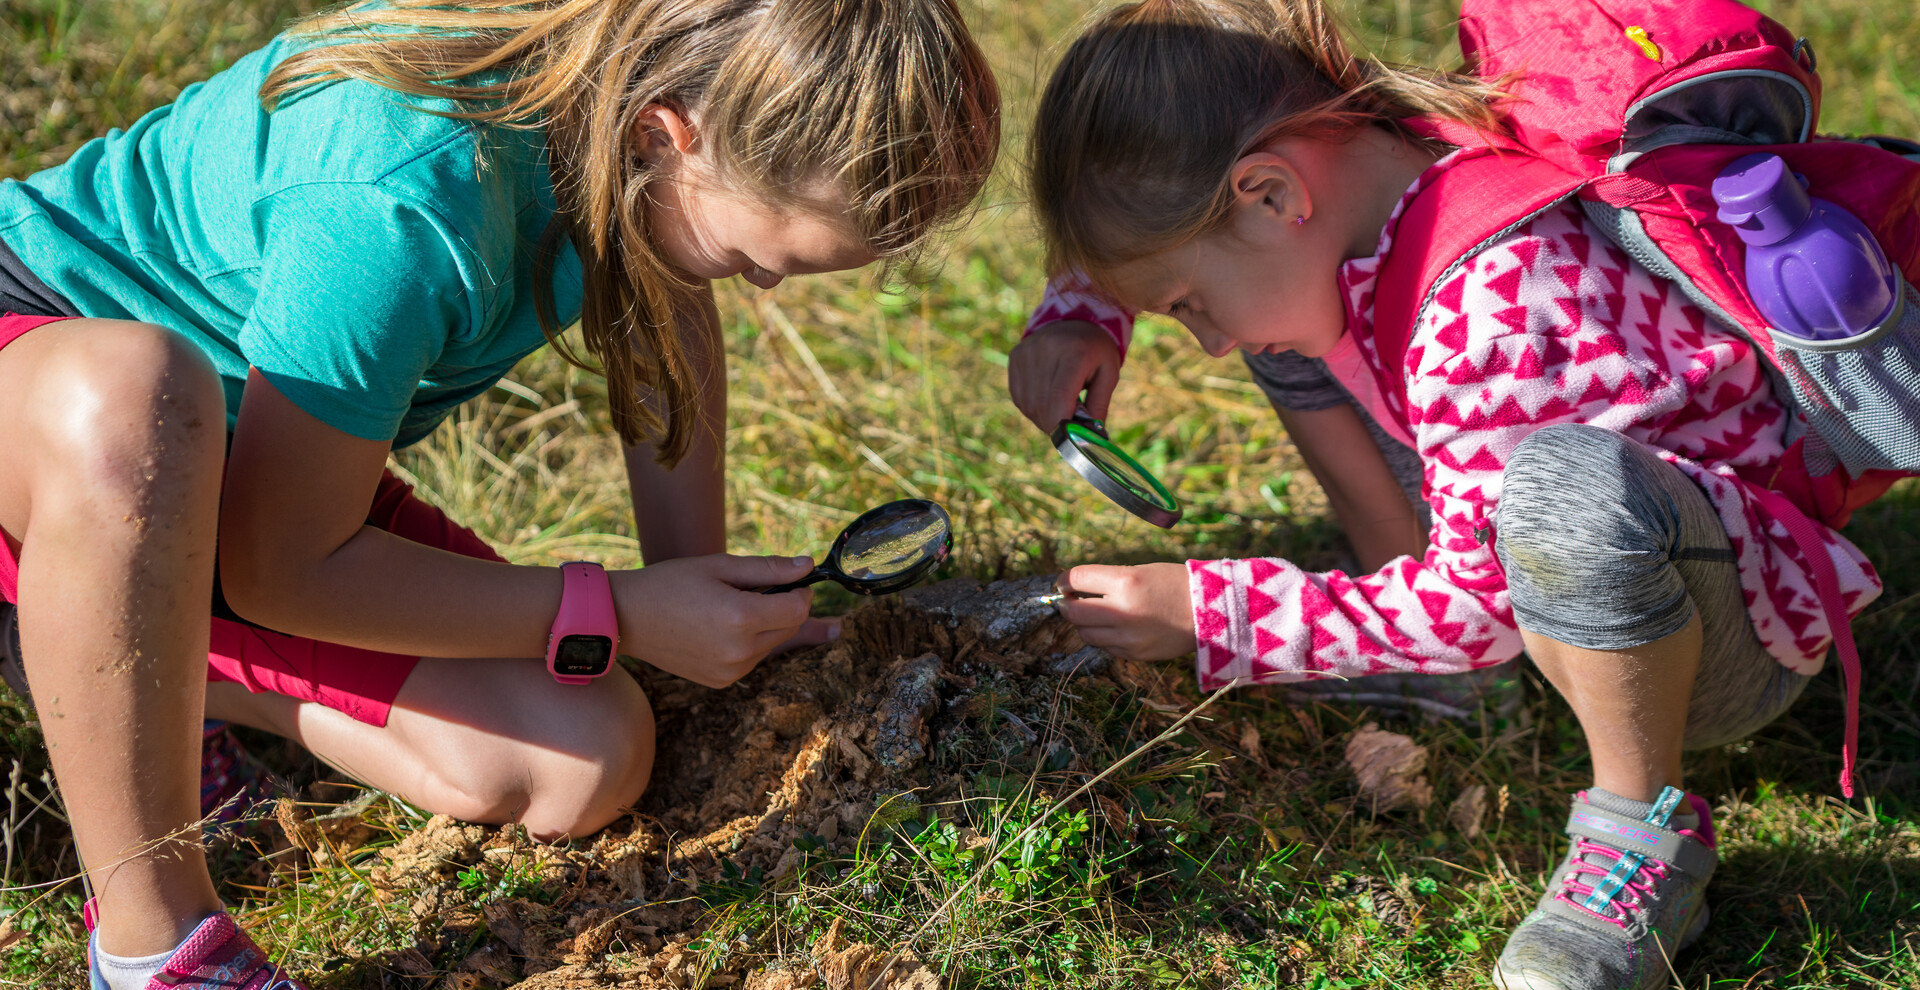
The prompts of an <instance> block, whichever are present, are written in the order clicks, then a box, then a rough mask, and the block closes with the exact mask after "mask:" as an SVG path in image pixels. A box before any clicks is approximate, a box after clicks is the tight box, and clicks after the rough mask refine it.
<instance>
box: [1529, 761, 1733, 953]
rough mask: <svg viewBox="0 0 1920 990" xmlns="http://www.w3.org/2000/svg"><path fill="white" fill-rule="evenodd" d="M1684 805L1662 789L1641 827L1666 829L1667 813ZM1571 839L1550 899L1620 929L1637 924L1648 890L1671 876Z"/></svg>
mask: <svg viewBox="0 0 1920 990" xmlns="http://www.w3.org/2000/svg"><path fill="white" fill-rule="evenodd" d="M1685 799H1686V795H1685V793H1684V792H1682V791H1680V790H1678V789H1677V788H1672V787H1668V788H1665V789H1663V790H1662V791H1661V793H1660V796H1659V797H1658V798H1657V799H1656V800H1655V802H1654V807H1653V810H1652V811H1650V812H1649V813H1648V814H1647V817H1646V818H1645V819H1644V821H1645V822H1646V823H1647V824H1649V825H1655V826H1658V827H1666V823H1667V821H1668V820H1669V818H1670V817H1671V816H1672V814H1673V810H1674V809H1675V808H1676V807H1678V806H1679V805H1680V804H1681V802H1682V801H1684V800H1685ZM1673 831H1674V833H1675V834H1677V835H1682V836H1686V837H1687V838H1690V839H1693V840H1694V841H1696V842H1699V843H1702V844H1703V845H1712V842H1711V841H1710V840H1709V839H1708V838H1707V837H1706V836H1703V835H1702V834H1701V833H1700V832H1698V831H1695V830H1694V829H1690V828H1681V829H1674V830H1673ZM1573 838H1574V845H1573V850H1572V853H1571V855H1572V856H1573V866H1572V868H1571V869H1569V870H1567V873H1566V875H1565V876H1564V877H1563V878H1562V879H1561V882H1560V889H1559V890H1556V891H1554V893H1553V896H1554V898H1555V899H1556V900H1560V901H1564V902H1566V903H1567V904H1568V905H1571V906H1572V907H1576V908H1579V909H1580V910H1581V911H1584V912H1586V913H1587V914H1589V915H1592V916H1593V917H1595V918H1598V919H1600V920H1601V921H1604V922H1606V923H1608V924H1610V925H1615V926H1617V927H1619V928H1622V929H1624V928H1626V927H1627V926H1629V925H1631V924H1633V923H1634V922H1636V921H1638V920H1639V919H1640V916H1641V915H1642V914H1643V913H1644V912H1645V910H1646V908H1647V903H1648V901H1649V900H1650V899H1651V898H1652V897H1653V889H1654V886H1655V885H1656V884H1658V883H1660V881H1662V880H1665V879H1667V877H1668V876H1669V875H1671V871H1672V867H1671V865H1670V864H1668V863H1666V862H1663V861H1661V860H1657V859H1653V858H1650V857H1648V856H1647V855H1646V854H1644V853H1638V852H1631V851H1628V850H1625V849H1620V848H1617V847H1615V846H1612V845H1608V844H1607V843H1604V842H1596V841H1594V840H1592V839H1589V838H1587V837H1585V836H1574V837H1573ZM1587 878H1592V879H1587Z"/></svg>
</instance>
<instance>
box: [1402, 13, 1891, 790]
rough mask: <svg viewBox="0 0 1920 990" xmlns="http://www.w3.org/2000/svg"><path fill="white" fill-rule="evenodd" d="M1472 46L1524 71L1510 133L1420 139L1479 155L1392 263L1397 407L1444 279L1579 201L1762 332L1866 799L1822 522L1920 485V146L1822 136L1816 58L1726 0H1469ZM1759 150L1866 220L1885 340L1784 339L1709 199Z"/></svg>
mask: <svg viewBox="0 0 1920 990" xmlns="http://www.w3.org/2000/svg"><path fill="white" fill-rule="evenodd" d="M1460 47H1461V50H1462V51H1463V52H1464V53H1465V55H1466V57H1467V60H1468V64H1469V65H1471V66H1473V68H1474V71H1475V72H1477V73H1478V74H1479V75H1481V76H1483V77H1486V78H1489V79H1492V78H1498V77H1500V76H1502V75H1504V74H1506V73H1509V72H1518V73H1520V75H1519V77H1518V82H1517V83H1516V84H1513V85H1510V86H1509V90H1510V91H1511V92H1513V93H1514V94H1515V96H1516V99H1515V100H1514V101H1512V102H1510V103H1508V104H1506V105H1504V106H1503V107H1502V109H1503V111H1504V112H1505V113H1506V115H1507V118H1508V123H1509V126H1510V133H1509V134H1508V135H1504V136H1502V135H1487V134H1479V133H1475V132H1473V131H1471V130H1470V129H1467V128H1464V127H1460V126H1458V125H1454V124H1451V123H1432V122H1424V121H1423V122H1421V123H1420V125H1419V126H1420V127H1421V128H1422V129H1423V130H1425V131H1426V132H1428V133H1431V134H1433V135H1435V136H1438V137H1440V138H1442V139H1444V140H1446V141H1448V142H1450V143H1453V144H1457V145H1460V146H1461V147H1463V148H1465V149H1467V150H1466V151H1465V152H1464V153H1463V155H1462V156H1461V157H1460V158H1459V159H1458V163H1457V164H1456V165H1455V166H1454V167H1453V168H1450V169H1448V170H1446V171H1445V172H1443V173H1442V174H1440V175H1439V176H1438V177H1436V178H1434V179H1433V181H1432V182H1431V184H1430V185H1429V186H1427V187H1426V188H1425V189H1423V190H1422V192H1421V193H1420V194H1419V195H1418V196H1417V197H1415V199H1414V200H1413V202H1412V203H1410V204H1408V207H1407V209H1406V211H1405V212H1404V213H1403V214H1402V217H1401V220H1400V224H1399V227H1398V228H1397V232H1396V235H1395V238H1394V248H1393V250H1392V251H1391V252H1390V253H1389V254H1388V256H1387V258H1386V259H1385V261H1384V263H1383V267H1382V269H1381V273H1380V277H1379V281H1378V289H1377V294H1376V296H1375V300H1374V336H1375V341H1376V346H1377V351H1378V353H1379V355H1380V360H1381V363H1382V365H1383V369H1382V372H1383V373H1382V384H1383V386H1385V388H1384V389H1383V391H1385V392H1386V398H1387V402H1388V404H1389V405H1390V406H1394V407H1395V409H1394V411H1395V412H1396V413H1397V414H1398V415H1400V416H1402V417H1403V418H1404V416H1405V412H1406V411H1405V393H1404V385H1403V384H1402V383H1403V382H1404V377H1403V376H1402V375H1400V374H1399V373H1398V372H1399V370H1400V365H1401V363H1402V362H1403V361H1404V357H1405V353H1406V348H1407V342H1408V338H1409V336H1410V334H1411V332H1412V329H1413V326H1414V321H1415V318H1416V317H1417V315H1418V314H1419V312H1420V311H1421V309H1422V308H1423V307H1424V305H1425V304H1426V303H1427V301H1428V300H1429V299H1430V297H1431V296H1432V294H1433V292H1434V291H1435V290H1436V289H1437V288H1438V287H1439V286H1440V285H1442V284H1444V282H1445V279H1446V277H1447V276H1448V275H1450V274H1451V273H1452V272H1453V270H1454V269H1455V268H1457V267H1458V266H1459V265H1460V264H1462V263H1463V262H1464V261H1465V260H1466V259H1467V258H1468V257H1469V256H1471V255H1473V254H1474V253H1475V252H1476V251H1478V250H1479V249H1480V248H1483V247H1485V246H1487V245H1489V244H1490V243H1492V242H1494V241H1497V240H1499V239H1500V238H1502V237H1504V236H1506V235H1507V234H1508V233H1510V232H1511V231H1512V230H1513V229H1514V228H1516V227H1518V226H1520V225H1522V224H1524V223H1526V222H1527V221H1529V220H1531V219H1533V218H1534V217H1536V216H1538V215H1540V214H1541V213H1544V212H1546V211H1547V210H1549V209H1552V208H1554V207H1556V206H1558V205H1559V204H1561V203H1564V202H1566V201H1567V200H1568V199H1570V198H1576V197H1577V200H1578V202H1579V204H1580V207H1581V209H1582V210H1583V211H1584V212H1585V213H1586V215H1587V217H1588V218H1589V219H1590V220H1592V221H1593V223H1594V224H1595V225H1596V226H1598V227H1599V228H1600V229H1601V230H1602V231H1604V232H1606V234H1607V235H1608V236H1609V237H1610V238H1612V240H1613V241H1614V242H1615V243H1616V244H1618V245H1619V246H1620V247H1621V249H1622V250H1624V251H1625V252H1626V253H1627V254H1628V255H1629V256H1630V257H1632V258H1634V259H1635V260H1636V261H1638V262H1639V263H1640V264H1641V265H1643V266H1645V267H1646V268H1647V269H1649V270H1650V271H1652V272H1654V273H1655V274H1657V275H1661V276H1663V277H1665V278H1668V279H1670V280H1672V281H1673V282H1674V283H1675V284H1676V285H1677V286H1678V287H1679V288H1680V289H1681V290H1682V291H1684V292H1685V293H1686V295H1687V296H1688V297H1689V298H1690V299H1691V300H1692V301H1693V302H1694V303H1695V304H1696V305H1698V306H1699V307H1700V308H1701V309H1703V310H1705V311H1706V312H1707V313H1708V314H1710V315H1711V316H1712V317H1714V318H1715V319H1716V320H1718V321H1719V322H1720V323H1722V324H1724V325H1725V326H1727V327H1730V328H1734V329H1736V330H1738V331H1740V332H1742V333H1744V334H1745V335H1746V336H1747V337H1749V338H1750V339H1751V340H1752V341H1753V342H1754V343H1755V344H1756V345H1757V346H1758V348H1759V350H1760V351H1761V352H1762V353H1764V354H1766V355H1767V357H1768V358H1770V359H1771V361H1772V365H1773V369H1774V370H1775V371H1776V372H1777V374H1776V375H1775V385H1776V391H1777V392H1778V393H1779V394H1781V395H1782V396H1791V397H1792V399H1793V401H1794V403H1795V405H1796V412H1797V413H1798V415H1797V416H1796V429H1797V430H1799V431H1801V435H1800V436H1799V439H1798V440H1797V441H1796V442H1795V443H1794V444H1793V446H1792V448H1791V449H1790V450H1789V452H1788V458H1789V460H1790V461H1791V462H1793V465H1792V466H1794V467H1799V468H1805V471H1803V472H1802V471H1793V472H1782V477H1783V478H1785V477H1787V476H1789V475H1791V476H1793V477H1796V478H1805V479H1811V481H1810V483H1807V484H1798V483H1796V484H1793V485H1791V486H1789V487H1788V490H1785V491H1777V492H1776V491H1766V490H1762V489H1756V492H1757V494H1758V495H1759V497H1760V498H1761V499H1762V500H1763V501H1764V502H1766V504H1767V508H1768V510H1769V511H1770V512H1771V513H1772V514H1773V515H1774V516H1775V517H1776V518H1778V519H1780V520H1781V521H1782V522H1784V523H1785V524H1786V525H1787V526H1788V528H1789V529H1790V530H1792V531H1793V534H1794V538H1795V541H1796V542H1797V543H1798V544H1799V545H1800V547H1801V549H1802V552H1803V555H1804V556H1805V557H1806V558H1807V559H1808V560H1809V561H1810V562H1811V564H1812V566H1813V568H1814V577H1815V581H1816V584H1817V586H1818V589H1819V591H1820V594H1821V598H1822V600H1823V604H1824V605H1825V607H1826V611H1827V614H1828V616H1829V618H1830V620H1832V625H1833V628H1834V630H1835V646H1836V647H1837V648H1838V650H1839V653H1840V660H1841V664H1842V667H1843V669H1844V671H1845V673H1846V679H1847V703H1848V720H1847V735H1846V740H1847V741H1846V750H1845V756H1844V769H1843V770H1842V772H1841V789H1842V791H1843V792H1844V793H1846V794H1847V795H1848V796H1852V794H1853V788H1852V773H1853V763H1854V752H1855V750H1856V748H1857V729H1856V724H1855V723H1856V721H1857V716H1856V714H1855V713H1856V712H1857V711H1858V706H1859V659H1858V654H1857V651H1856V649H1855V647H1854V643H1853V637H1852V634H1851V632H1850V631H1849V629H1848V622H1847V613H1846V610H1845V608H1844V607H1843V605H1842V604H1841V599H1840V594H1839V590H1838V589H1839V583H1838V578H1837V576H1836V574H1835V572H1834V571H1833V569H1832V564H1831V561H1830V558H1828V556H1827V554H1826V552H1825V549H1824V547H1823V545H1822V543H1821V541H1820V539H1819V536H1818V534H1817V531H1816V529H1815V527H1814V526H1813V525H1812V523H1811V522H1810V520H1811V519H1818V520H1820V521H1822V522H1825V523H1827V524H1828V525H1832V526H1840V525H1843V524H1844V523H1845V522H1846V519H1847V517H1848V515H1850V514H1851V512H1852V511H1853V510H1854V509H1855V508H1858V507H1860V506H1862V505H1865V504H1866V503H1868V502H1871V501H1872V500H1873V499H1875V498H1878V497H1879V496H1880V495H1881V494H1883V493H1885V491H1886V490H1887V488H1888V486H1889V485H1891V484H1892V483H1893V481H1895V480H1897V479H1898V478H1899V477H1902V476H1904V475H1908V474H1914V473H1920V294H1916V293H1915V291H1914V289H1913V288H1912V286H1911V283H1914V282H1920V209H1917V207H1920V145H1914V144H1911V143H1909V142H1904V141H1897V140H1894V139H1885V138H1879V139H1866V140H1835V139H1829V138H1824V137H1817V136H1816V135H1815V133H1814V128H1815V124H1816V121H1817V120H1818V117H1819V108H1820V79H1819V76H1817V75H1816V74H1815V73H1814V64H1815V63H1814V53H1813V50H1812V48H1811V47H1810V46H1809V45H1808V44H1807V42H1806V40H1805V39H1796V38H1795V37H1794V36H1793V35H1792V34H1791V33H1790V32H1788V31H1787V30H1786V29H1785V28H1783V27H1781V26H1780V25H1779V24H1777V23H1775V22H1774V21H1772V20H1770V19H1768V18H1766V17H1764V16H1762V15H1761V14H1759V13H1758V12H1756V11H1754V10H1752V9H1750V8H1748V7H1745V6H1743V5H1741V4H1738V3H1734V2H1732V0H1582V2H1575V3H1563V4H1548V3H1523V2H1515V0H1500V2H1489V0H1464V3H1463V5H1462V10H1461V22H1460ZM1760 151H1764V152H1769V153H1772V154H1776V155H1779V156H1780V157H1781V158H1782V159H1784V160H1785V162H1786V164H1787V166H1788V167H1790V168H1791V169H1792V170H1793V171H1794V172H1795V173H1798V174H1799V175H1801V176H1804V177H1805V179H1806V180H1807V186H1808V191H1809V192H1810V193H1811V194H1813V195H1814V196H1817V197H1820V198H1821V199H1825V200H1829V201H1831V202H1833V203H1836V204H1838V205H1839V206H1841V207H1843V208H1845V209H1846V210H1847V211H1849V212H1851V213H1852V214H1853V215H1854V216H1855V217H1857V218H1858V219H1860V220H1861V221H1863V222H1864V223H1865V224H1866V226H1867V228H1868V229H1869V230H1870V231H1871V233H1872V234H1873V236H1874V237H1875V238H1876V239H1877V240H1878V242H1879V244H1880V247H1881V249H1882V251H1883V252H1884V253H1885V255H1886V256H1887V259H1888V260H1889V261H1890V262H1891V263H1892V264H1893V266H1894V267H1895V268H1896V269H1898V270H1899V271H1900V272H1901V273H1903V274H1904V275H1905V278H1906V281H1907V283H1909V284H1907V285H1902V286H1900V287H1899V292H1900V293H1901V295H1902V297H1903V298H1904V300H1905V302H1906V305H1904V306H1903V307H1902V306H1899V305H1898V304H1896V308H1895V310H1894V315H1893V317H1891V318H1889V320H1888V321H1887V323H1888V326H1886V327H1885V328H1884V332H1876V333H1871V334H1866V335H1863V337H1862V338H1856V341H1858V342H1856V343H1852V344H1851V345H1850V346H1840V347H1833V346H1825V347H1811V346H1807V345H1805V344H1803V343H1802V342H1800V341H1799V340H1798V338H1795V337H1793V336H1791V335H1789V334H1785V333H1778V334H1777V333H1775V332H1773V331H1772V330H1771V329H1770V327H1769V325H1768V321H1767V319H1766V318H1765V317H1763V316H1762V315H1761V313H1760V308H1759V307H1758V306H1756V304H1755V302H1754V299H1753V297H1752V295H1751V294H1750V293H1749V291H1748V287H1747V286H1746V284H1745V275H1744V272H1745V251H1746V245H1745V244H1744V243H1743V242H1742V241H1741V240H1740V238H1739V237H1738V235H1737V234H1736V233H1735V231H1734V229H1733V228H1732V227H1731V226H1729V225H1727V224H1725V223H1722V222H1720V220H1719V219H1718V218H1717V213H1718V206H1717V204H1716V203H1715V201H1714V198H1713V196H1712V194H1711V192H1710V187H1711V185H1712V183H1713V181H1714V179H1715V178H1716V177H1717V176H1718V175H1719V174H1720V172H1721V170H1722V169H1724V168H1726V167H1727V166H1728V165H1729V164H1731V163H1732V162H1733V161H1734V160H1735V159H1738V158H1742V157H1744V156H1747V155H1749V154H1752V153H1754V152H1760ZM1867 338H1870V339H1867Z"/></svg>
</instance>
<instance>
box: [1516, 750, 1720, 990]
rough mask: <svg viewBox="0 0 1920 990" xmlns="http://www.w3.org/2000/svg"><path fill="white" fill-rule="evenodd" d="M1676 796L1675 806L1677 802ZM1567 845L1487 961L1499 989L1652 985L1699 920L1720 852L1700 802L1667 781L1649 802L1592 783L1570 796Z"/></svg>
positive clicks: (1703, 919)
mask: <svg viewBox="0 0 1920 990" xmlns="http://www.w3.org/2000/svg"><path fill="white" fill-rule="evenodd" d="M1683 806H1684V810H1681V809H1682V808H1683ZM1567 834H1568V835H1569V836H1571V837H1572V839H1573V847H1572V848H1571V849H1569V850H1568V851H1567V858H1566V859H1565V860H1563V861H1562V862H1561V864H1560V868H1559V869H1558V870H1555V871H1554V874H1553V878H1552V879H1551V880H1549V881H1548V882H1547V890H1546V893H1545V894H1543V895H1541V897H1540V904H1539V906H1537V907H1535V908H1534V910H1533V913H1532V914H1529V915H1527V917H1526V920H1524V921H1522V922H1520V927H1518V928H1515V929H1514V930H1513V935H1512V936H1511V937H1510V938H1508V939H1507V947H1506V950H1505V951H1503V952H1501V953H1500V961H1499V962H1498V963H1496V964H1494V968H1493V985H1494V986H1496V987H1499V988H1500V990H1654V988H1658V987H1666V986H1668V985H1670V981H1671V979H1672V974H1673V965H1672V960H1673V956H1674V954H1675V953H1677V952H1679V951H1680V950H1681V949H1684V948H1686V947H1687V946H1688V945H1690V944H1692V943H1693V941H1694V939H1696V938H1698V937H1699V936H1700V932H1701V931H1702V930H1704V929H1705V928H1706V927H1707V902H1706V896H1705V895H1706V888H1707V880H1708V879H1710V878H1711V877H1712V876H1713V868H1714V866H1715V865H1716V864H1717V863H1718V862H1719V861H1720V854H1719V853H1718V852H1716V851H1715V845H1716V842H1715V839H1714V834H1713V812H1712V809H1711V808H1709V807H1708V805H1707V802H1706V801H1705V800H1703V799H1701V798H1699V797H1696V796H1694V795H1691V794H1686V793H1684V792H1682V791H1680V790H1678V789H1676V788H1672V787H1669V788H1666V789H1665V790H1663V791H1662V792H1661V793H1660V797H1659V799H1658V800H1656V801H1654V802H1653V803H1652V804H1650V805H1649V804H1647V803H1646V802H1644V801H1635V800H1632V799H1630V798H1623V797H1620V796H1619V795H1617V794H1610V793H1608V792H1606V791H1603V790H1601V789H1600V788H1598V787H1595V788H1592V789H1590V790H1586V791H1581V792H1580V793H1578V794H1575V795H1574V797H1573V815H1572V817H1571V818H1569V819H1568V821H1567Z"/></svg>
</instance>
